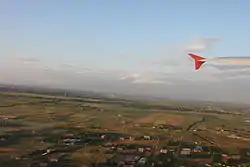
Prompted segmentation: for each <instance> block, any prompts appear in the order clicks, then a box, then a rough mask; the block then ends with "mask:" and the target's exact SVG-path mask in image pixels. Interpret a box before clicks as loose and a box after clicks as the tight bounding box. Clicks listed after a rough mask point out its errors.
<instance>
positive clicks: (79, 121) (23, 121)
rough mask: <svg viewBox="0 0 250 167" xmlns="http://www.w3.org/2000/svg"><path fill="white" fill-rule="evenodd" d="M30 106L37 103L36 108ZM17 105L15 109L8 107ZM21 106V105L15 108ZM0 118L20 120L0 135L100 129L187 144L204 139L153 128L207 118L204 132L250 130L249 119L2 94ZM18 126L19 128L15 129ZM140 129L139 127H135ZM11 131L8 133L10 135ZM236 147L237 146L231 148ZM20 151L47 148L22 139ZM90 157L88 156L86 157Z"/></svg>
mask: <svg viewBox="0 0 250 167" xmlns="http://www.w3.org/2000/svg"><path fill="white" fill-rule="evenodd" d="M44 99H53V100H55V99H60V100H63V101H59V102H48V103H46V102H45V103H39V101H44ZM30 102H36V103H35V104H33V103H30ZM140 103H142V102H140ZM10 104H12V105H13V104H14V106H8V105H10ZM16 104H18V105H16ZM145 104H147V105H150V104H152V105H156V104H157V105H162V106H165V105H166V106H175V105H179V103H178V102H152V103H151V102H145ZM0 106H3V107H1V108H0V114H1V115H9V116H10V115H11V116H17V118H16V119H13V120H12V119H9V120H1V121H4V122H5V123H6V124H2V125H3V126H2V128H1V130H0V132H1V133H2V134H4V133H10V132H11V131H15V130H16V129H19V130H31V131H42V130H44V129H55V128H62V129H63V128H69V127H82V128H85V129H93V128H99V129H100V130H105V129H106V130H110V131H119V132H125V133H131V134H137V135H143V134H150V135H156V136H160V135H167V136H171V137H172V138H174V139H180V138H181V137H182V136H185V139H186V140H188V141H199V140H201V139H199V138H197V137H196V136H193V135H192V134H190V133H187V132H183V131H166V130H157V129H154V128H153V126H155V125H158V124H171V125H174V126H181V127H183V129H186V128H187V127H188V126H189V125H191V124H192V123H194V122H196V121H198V120H200V119H201V118H203V117H204V118H205V119H206V122H205V123H203V124H201V125H199V126H200V127H205V128H216V127H221V126H222V125H224V126H226V127H228V128H239V127H246V126H250V124H249V123H243V122H242V120H243V119H246V117H244V116H232V115H223V114H219V115H218V114H211V113H194V112H185V111H181V112H180V111H177V110H176V111H174V110H171V111H170V110H159V109H154V108H150V109H147V108H146V109H142V108H137V107H134V106H132V105H131V106H129V104H128V105H126V106H124V105H123V103H102V102H101V100H96V99H90V98H71V97H56V96H43V95H36V94H28V93H15V92H12V93H0ZM13 124H16V125H18V126H14V125H13ZM136 125H139V126H136ZM135 126H136V127H135ZM7 131H8V132H7ZM202 135H204V136H207V137H210V138H213V139H214V140H216V142H218V143H219V144H221V145H223V146H225V147H234V148H236V147H241V145H242V146H246V145H247V144H249V145H250V143H249V142H241V141H239V140H236V139H230V140H228V139H227V138H225V137H221V136H219V135H215V134H212V133H210V132H204V134H202ZM231 143H237V144H231ZM11 147H15V148H17V149H19V150H26V151H24V152H27V149H26V148H30V149H37V147H44V145H42V144H41V143H40V141H39V140H37V139H33V140H30V142H29V140H27V139H22V140H21V141H20V142H19V143H17V144H15V145H12V146H11ZM85 151H86V150H80V151H79V152H76V153H75V154H74V155H73V158H77V157H79V156H80V154H82V152H85ZM88 156H89V155H88V154H87V153H86V157H88Z"/></svg>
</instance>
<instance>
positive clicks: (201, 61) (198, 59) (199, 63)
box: [188, 53, 206, 70]
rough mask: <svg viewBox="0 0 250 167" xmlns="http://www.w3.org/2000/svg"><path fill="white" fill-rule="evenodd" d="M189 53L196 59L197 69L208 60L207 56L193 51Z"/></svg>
mask: <svg viewBox="0 0 250 167" xmlns="http://www.w3.org/2000/svg"><path fill="white" fill-rule="evenodd" d="M188 55H189V56H190V57H192V58H193V59H194V63H195V70H198V69H200V67H201V65H202V64H203V63H205V62H206V58H204V57H201V56H198V55H195V54H192V53H189V54H188Z"/></svg>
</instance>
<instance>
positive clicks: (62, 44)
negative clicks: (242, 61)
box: [0, 0, 250, 103]
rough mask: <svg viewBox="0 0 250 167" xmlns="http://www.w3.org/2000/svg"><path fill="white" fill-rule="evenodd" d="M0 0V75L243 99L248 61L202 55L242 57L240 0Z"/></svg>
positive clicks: (249, 34) (10, 79)
mask: <svg viewBox="0 0 250 167" xmlns="http://www.w3.org/2000/svg"><path fill="white" fill-rule="evenodd" d="M230 2H231V3H229V2H227V1H215V0H212V1H209V2H201V1H198V0H189V1H187V2H186V3H184V2H182V3H179V2H178V1H176V2H174V1H172V2H167V1H163V0H158V1H154V2H153V1H131V0H128V1H115V0H110V1H105V2H104V1H94V0H92V1H88V0H87V1H74V2H73V1H72V2H70V1H53V2H49V1H36V2H35V1H30V0H24V1H22V2H21V1H20V2H17V1H16V2H14V1H8V2H7V1H6V2H2V3H1V5H0V11H1V15H0V21H1V22H0V26H1V31H0V46H1V47H0V57H1V59H2V60H1V66H0V82H1V83H5V84H23V85H34V86H35V85H38V86H53V87H58V88H65V89H79V90H90V91H91V90H93V91H95V92H112V93H121V94H131V95H133V94H136V95H148V96H159V97H166V98H170V99H187V100H188V99H190V100H200V99H202V100H209V101H210V100H211V101H229V102H239V103H242V102H243V103H248V101H249V100H250V94H249V92H250V87H249V83H250V82H249V81H250V71H249V70H250V68H249V67H250V66H249V67H248V68H241V67H239V68H238V67H237V68H236V67H235V66H234V67H233V66H223V65H220V66H218V65H215V64H209V63H208V64H204V65H203V67H202V68H201V70H199V71H195V70H194V64H193V61H192V60H191V59H190V58H189V57H188V55H187V54H188V53H189V52H192V53H195V54H199V55H201V56H204V57H207V58H209V57H216V56H227V57H237V56H239V57H242V56H245V57H247V56H248V57H249V56H250V50H249V48H250V47H249V46H250V31H249V29H250V24H249V23H247V22H246V20H248V16H249V15H250V11H249V10H248V6H249V5H250V2H246V1H230Z"/></svg>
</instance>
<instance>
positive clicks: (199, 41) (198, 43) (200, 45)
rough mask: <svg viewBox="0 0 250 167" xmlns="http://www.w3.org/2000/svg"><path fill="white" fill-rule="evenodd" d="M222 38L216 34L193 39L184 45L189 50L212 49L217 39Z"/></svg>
mask: <svg viewBox="0 0 250 167" xmlns="http://www.w3.org/2000/svg"><path fill="white" fill-rule="evenodd" d="M219 40H221V37H216V36H207V37H199V38H196V39H194V40H193V41H191V42H190V43H189V44H187V45H186V46H185V47H184V50H185V51H187V52H200V51H204V50H206V49H211V47H212V46H213V44H214V43H215V42H217V41H219Z"/></svg>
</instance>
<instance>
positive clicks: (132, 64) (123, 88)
mask: <svg viewBox="0 0 250 167" xmlns="http://www.w3.org/2000/svg"><path fill="white" fill-rule="evenodd" d="M220 39H221V38H219V37H200V38H195V39H194V40H191V41H189V42H187V43H185V42H184V43H182V44H178V45H175V46H166V47H165V48H161V49H160V50H158V51H155V54H154V55H153V56H151V58H150V59H146V58H143V56H141V59H139V58H138V57H137V55H135V54H133V56H134V57H133V56H131V55H130V56H128V57H123V59H121V58H120V57H121V56H119V58H118V59H114V58H113V57H112V58H110V60H108V57H107V60H105V61H106V62H109V64H108V65H106V66H105V65H103V64H100V65H99V66H98V65H96V67H98V68H96V67H94V66H93V64H90V63H88V64H84V65H79V64H78V65H77V64H76V63H77V62H75V64H74V63H72V62H71V63H68V62H62V61H61V60H56V61H47V62H46V61H40V60H38V61H36V60H32V59H31V58H32V57H25V56H23V57H22V58H20V57H19V58H15V59H8V60H7V59H6V60H4V62H2V64H3V65H1V66H0V74H1V78H0V81H2V82H9V83H22V84H33V85H46V86H55V87H64V88H73V89H84V90H95V91H102V92H115V93H116V92H117V93H125V94H127V93H129V94H146V95H154V96H163V97H166V96H167V97H170V98H190V99H192V98H193V99H195V98H196V99H201V98H202V99H203V98H204V100H207V99H213V100H215V99H217V100H220V99H222V98H226V100H230V99H231V100H232V99H233V97H232V98H229V97H227V96H230V92H233V91H235V92H234V93H233V96H235V98H238V99H239V100H241V101H243V100H244V99H243V97H246V98H247V97H249V95H247V94H246V92H245V91H244V90H243V91H241V90H238V89H237V90H236V88H237V87H241V88H243V86H246V85H242V83H243V82H246V80H248V81H249V76H250V73H249V72H248V71H250V70H246V69H247V67H246V68H245V70H244V68H243V69H241V67H235V66H222V65H221V66H219V65H213V64H211V63H210V64H209V63H206V64H204V65H203V66H202V68H201V69H200V70H199V71H195V70H194V62H193V60H192V59H190V57H189V56H188V55H187V53H188V52H187V50H189V51H190V50H192V51H195V52H200V54H203V53H206V51H207V50H209V49H211V48H212V47H213V46H215V45H214V44H215V42H217V41H218V40H220ZM152 53H153V52H152ZM111 59H112V60H111ZM23 62H32V63H29V65H27V64H25V63H23ZM35 62H36V63H35ZM110 62H111V63H110ZM126 63H127V64H126ZM232 87H233V89H232V90H231V89H230V88H232ZM249 91H250V90H249Z"/></svg>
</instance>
